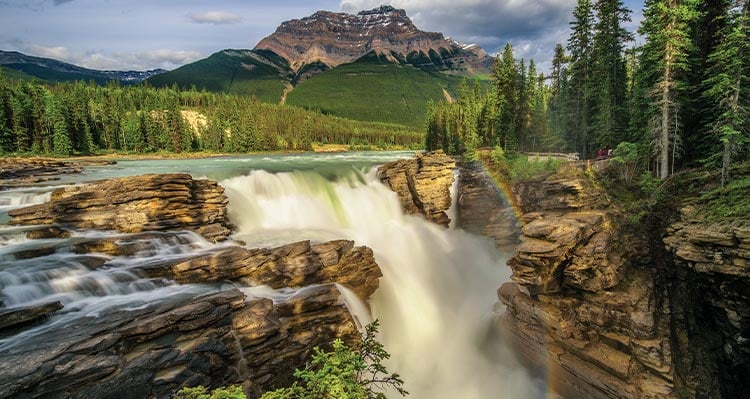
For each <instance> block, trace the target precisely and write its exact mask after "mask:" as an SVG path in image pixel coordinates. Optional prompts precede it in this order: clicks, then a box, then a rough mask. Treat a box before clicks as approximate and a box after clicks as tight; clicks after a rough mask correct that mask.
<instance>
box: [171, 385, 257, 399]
mask: <svg viewBox="0 0 750 399" xmlns="http://www.w3.org/2000/svg"><path fill="white" fill-rule="evenodd" d="M172 398H173V399H246V396H245V394H244V393H243V392H242V387H240V386H230V387H228V388H217V389H214V390H213V391H211V392H209V391H208V390H207V389H206V388H205V387H203V386H197V387H195V388H187V387H186V388H182V389H180V390H179V391H178V392H177V394H175V396H173V397H172Z"/></svg>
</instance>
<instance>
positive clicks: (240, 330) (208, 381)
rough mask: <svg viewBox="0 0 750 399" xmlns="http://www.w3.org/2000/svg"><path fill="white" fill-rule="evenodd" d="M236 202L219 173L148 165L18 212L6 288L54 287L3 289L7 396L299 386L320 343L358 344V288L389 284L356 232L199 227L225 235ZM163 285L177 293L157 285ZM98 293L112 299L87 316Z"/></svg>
mask: <svg viewBox="0 0 750 399" xmlns="http://www.w3.org/2000/svg"><path fill="white" fill-rule="evenodd" d="M226 203H227V200H226V197H225V196H224V195H223V189H222V188H221V187H219V186H218V185H217V184H216V183H215V182H212V181H207V180H193V179H192V178H191V177H190V176H189V175H185V174H171V175H144V176H134V177H129V178H122V179H112V180H105V181H100V182H95V183H92V184H89V185H83V186H73V187H66V188H63V189H59V190H56V191H55V192H54V194H53V195H52V199H51V200H50V201H49V202H48V203H45V204H42V205H37V206H32V207H28V208H22V209H18V210H15V211H13V214H12V220H11V223H13V224H19V225H21V226H20V227H14V228H13V229H12V231H10V232H4V234H11V235H13V237H16V236H19V235H23V236H25V238H26V239H28V240H29V241H26V242H25V244H24V245H19V246H10V247H7V248H4V249H5V250H4V251H3V253H2V254H1V255H2V259H3V260H4V261H6V262H9V263H10V264H9V265H7V267H6V268H4V269H3V271H4V272H10V273H9V278H3V279H2V281H0V283H2V284H3V285H4V288H9V290H4V291H3V293H4V294H8V293H10V294H11V295H13V292H14V290H15V292H22V291H24V290H27V289H29V288H34V289H35V292H40V293H43V292H46V291H49V293H51V294H54V295H47V296H41V297H40V298H52V299H51V300H50V301H47V302H41V300H40V299H35V300H32V301H31V302H29V303H28V304H25V302H23V296H17V295H13V297H12V298H11V299H13V300H15V301H16V303H13V302H12V301H11V304H8V303H6V302H7V299H8V298H5V297H0V398H11V397H55V398H102V397H117V398H144V397H170V396H171V395H172V394H173V393H174V392H175V391H176V390H178V389H179V388H181V387H183V386H196V385H204V386H207V387H219V386H226V385H230V384H241V385H242V386H243V388H244V391H245V392H246V393H248V394H249V395H250V397H256V396H259V395H260V394H261V393H262V392H264V391H267V390H270V389H275V388H278V387H281V386H286V385H288V384H290V383H291V381H290V379H291V378H292V373H293V371H294V369H295V368H301V367H303V366H304V364H305V362H306V361H307V360H308V359H309V356H310V355H311V353H312V350H313V348H314V347H326V346H327V345H329V344H330V343H331V342H332V341H333V339H334V338H342V339H344V340H345V341H346V342H348V343H350V344H355V343H356V342H358V341H359V328H361V327H362V326H361V323H360V321H359V320H358V319H356V317H355V316H353V315H352V314H351V313H350V308H349V306H350V304H351V300H352V299H351V296H350V295H349V294H348V292H349V290H350V291H352V292H353V293H354V294H355V295H356V296H357V297H359V298H361V299H362V300H367V299H368V298H369V297H370V295H372V294H373V293H374V292H375V290H376V289H377V288H378V279H379V277H380V276H381V275H382V274H381V271H380V268H379V267H378V265H377V264H376V263H375V260H374V257H373V253H372V250H370V249H369V248H367V247H362V246H355V245H354V243H353V242H352V241H346V240H337V241H330V242H324V243H317V244H312V243H310V242H309V241H302V242H297V243H292V244H288V245H284V246H280V247H277V248H246V247H244V246H240V245H239V244H238V243H233V242H223V243H220V244H216V245H212V244H209V243H207V242H206V241H205V240H203V239H200V238H198V237H197V236H196V234H195V233H193V232H190V231H189V230H192V231H194V232H196V233H199V234H203V235H204V236H205V237H206V238H208V239H210V240H223V239H225V238H226V237H227V235H228V233H229V229H228V228H229V224H228V222H227V220H226V218H225V215H226ZM27 225H28V226H27ZM80 229H102V230H108V231H107V232H96V233H91V232H88V233H85V234H84V233H83V232H81V231H80ZM112 230H114V231H115V232H112ZM116 231H120V232H123V233H117V232H116ZM217 232H218V233H217ZM6 238H7V237H2V239H3V240H4V241H3V242H5V241H7V240H6ZM176 244H177V245H176ZM165 247H166V248H169V251H168V253H167V252H163V251H164V248H165ZM60 254H65V255H64V256H63V257H61V256H60ZM149 254H150V255H149ZM134 259H137V260H143V261H142V262H140V263H137V262H135V261H134ZM60 262H62V263H63V264H62V265H60V264H59V263H60ZM35 265H49V266H47V267H42V268H41V269H39V268H37V267H35ZM123 265H127V267H124V266H123ZM4 266H6V265H4ZM24 268H27V269H24ZM48 268H51V269H50V270H49V271H48V270H46V269H48ZM24 270H26V271H24ZM16 272H18V273H20V276H21V277H20V278H16V276H17V274H14V273H16ZM48 272H52V274H51V275H50V274H49V273H48ZM99 272H102V273H101V274H100V273H99ZM55 273H57V275H55ZM65 273H68V274H65ZM108 273H109V274H108ZM29 276H32V277H33V279H34V281H26V280H27V279H28V278H31V277H29ZM66 276H67V278H63V279H62V280H60V279H59V278H58V277H66ZM107 276H112V278H113V279H114V280H116V281H109V280H108V277H107ZM4 277H6V276H4ZM47 278H51V279H52V280H51V281H48V280H46V279H47ZM58 280H60V281H58ZM116 282H120V283H123V284H125V285H130V286H133V287H134V289H135V291H136V292H135V293H132V292H130V291H128V293H126V294H123V293H122V292H120V291H118V290H117V288H115V286H113V284H114V283H116ZM32 283H33V284H32ZM7 284H10V286H9V287H7V286H6V285H7ZM178 284H179V285H178ZM31 286H33V287H31ZM138 286H144V287H152V288H144V290H143V291H139V288H137V287H138ZM153 287H155V288H153ZM166 287H172V288H175V287H179V291H178V293H176V294H175V293H174V291H169V290H168V291H163V292H169V293H170V294H168V295H166V296H165V297H163V298H157V297H154V296H153V294H151V293H150V291H149V290H152V289H160V288H166ZM271 288H277V289H281V290H280V291H274V292H272V293H270V294H269V293H267V291H268V290H269V289H271ZM257 289H259V290H260V291H257ZM110 291H112V292H110ZM160 292H162V291H160ZM70 293H72V295H73V296H72V298H73V302H72V303H71V296H70V295H68V294H70ZM141 293H143V295H144V296H146V297H148V298H151V299H148V300H143V301H141V300H139V298H138V296H139V295H140V294H141ZM111 295H113V296H114V299H113V297H112V296H111ZM266 297H268V298H266ZM19 298H20V300H21V304H20V305H19V304H18V300H19ZM55 298H63V299H60V300H55ZM269 298H273V299H269ZM80 299H83V301H82V302H81V301H79V300H80ZM89 300H93V302H94V303H97V302H101V304H99V305H97V308H96V309H97V310H96V311H85V312H83V313H81V307H84V308H85V306H87V305H86V303H88V301H89Z"/></svg>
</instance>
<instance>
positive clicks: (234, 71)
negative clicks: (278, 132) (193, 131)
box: [148, 50, 289, 104]
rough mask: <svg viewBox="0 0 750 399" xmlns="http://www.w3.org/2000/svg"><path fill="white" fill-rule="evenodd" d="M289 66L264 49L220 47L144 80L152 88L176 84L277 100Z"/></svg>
mask: <svg viewBox="0 0 750 399" xmlns="http://www.w3.org/2000/svg"><path fill="white" fill-rule="evenodd" d="M254 55H260V56H263V57H264V58H267V59H268V60H269V61H270V62H271V63H272V65H268V64H267V63H264V62H261V61H259V60H258V59H257V58H256V57H254ZM288 68H289V66H288V65H287V64H286V62H285V61H283V60H282V59H280V58H279V57H277V56H275V55H272V53H267V52H255V51H250V50H224V51H220V52H218V53H214V54H212V55H211V56H209V57H208V58H205V59H202V60H199V61H196V62H193V63H191V64H187V65H184V66H182V67H180V68H177V69H175V70H173V71H170V72H167V73H163V74H159V75H156V76H152V77H151V78H149V79H148V83H149V84H150V85H152V86H155V87H162V86H171V85H172V84H177V85H178V86H179V87H181V88H186V89H189V88H190V87H191V86H195V87H196V88H197V89H198V90H200V89H206V90H207V91H211V92H219V93H228V94H238V95H245V96H255V97H257V98H258V99H259V100H260V101H263V102H267V103H274V104H276V103H278V102H279V101H280V100H281V94H282V92H283V91H284V87H285V86H286V85H287V84H288V80H287V78H286V75H287V73H288V72H289V69H288Z"/></svg>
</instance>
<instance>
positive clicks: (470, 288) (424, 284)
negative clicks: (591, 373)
mask: <svg viewBox="0 0 750 399" xmlns="http://www.w3.org/2000/svg"><path fill="white" fill-rule="evenodd" d="M412 154H413V153H410V152H378V153H346V154H324V155H315V154H300V155H268V156H266V155H257V156H245V157H224V158H207V159H191V160H138V161H120V162H118V164H117V165H109V166H106V167H89V168H86V169H85V170H84V173H82V174H80V175H68V176H64V177H63V179H62V180H60V181H58V182H55V184H56V185H61V184H75V183H81V182H85V181H90V180H96V179H104V178H110V177H118V176H127V175H135V174H142V173H167V172H188V173H190V174H192V175H193V176H194V177H207V178H211V179H215V180H217V181H219V182H220V184H221V185H222V186H223V187H225V188H226V193H227V196H228V198H229V215H230V219H231V221H232V222H233V223H234V224H235V225H236V226H237V231H236V233H235V235H234V237H233V238H235V239H237V240H242V241H244V242H246V243H247V245H248V246H249V247H257V246H276V245H281V244H286V243H290V242H295V241H300V240H305V239H310V240H312V241H314V242H319V241H326V240H330V239H341V238H345V239H351V240H354V241H355V242H356V244H357V245H367V246H369V247H370V248H372V249H373V251H374V254H375V258H376V260H377V262H378V264H379V265H380V267H381V269H382V271H383V275H384V276H383V278H381V282H380V288H379V289H378V291H377V292H376V294H375V295H374V296H373V298H372V300H371V303H370V307H371V309H372V314H371V315H370V314H366V311H365V310H360V311H359V312H358V313H360V314H358V315H357V317H359V318H360V319H362V320H363V321H365V322H366V321H367V320H369V319H372V318H377V319H379V320H380V324H381V328H380V336H379V339H380V340H381V342H382V343H383V344H384V345H385V348H386V350H388V351H389V352H390V353H391V355H392V357H391V359H390V360H389V362H388V367H389V369H390V370H391V371H395V372H398V373H400V374H401V376H402V377H403V379H404V380H405V382H406V383H405V388H406V389H407V390H408V391H410V392H411V396H410V397H413V398H417V399H420V398H438V399H441V398H463V399H473V398H477V399H480V398H542V397H546V392H545V389H544V387H543V386H542V384H541V383H540V382H538V381H534V380H532V379H531V378H530V377H529V376H528V374H527V373H526V371H525V370H524V369H523V368H522V367H521V366H519V365H518V364H517V362H516V361H515V360H514V357H513V355H512V354H511V352H510V351H509V350H508V348H507V347H506V346H505V345H504V344H503V342H502V337H501V336H499V335H498V334H497V332H495V331H494V330H493V329H491V325H492V321H493V318H494V317H495V316H496V313H494V312H493V307H496V306H499V305H498V304H497V298H496V289H497V287H499V286H500V284H501V283H502V282H504V281H508V280H509V276H510V270H509V268H508V267H507V266H506V265H505V261H506V260H507V259H508V257H509V256H510V255H511V254H508V253H501V252H498V251H497V250H496V249H495V248H494V245H492V242H491V241H490V240H489V239H485V238H482V237H478V236H474V235H471V234H468V233H465V232H463V231H461V230H458V229H453V228H451V229H445V228H442V227H439V226H437V225H434V224H431V223H428V222H426V221H425V220H424V219H422V218H421V217H417V216H409V215H404V214H403V212H402V211H401V208H400V205H399V202H398V199H397V197H396V195H395V194H394V193H393V192H391V191H390V190H389V189H388V188H387V187H386V186H385V185H383V184H381V183H380V182H379V181H378V180H377V178H376V175H375V168H374V166H375V165H378V164H382V163H385V162H390V161H393V160H397V159H402V158H406V157H410V156H412ZM52 188H53V187H43V186H42V187H33V188H26V189H19V190H11V191H5V192H0V222H2V220H3V218H4V216H3V215H2V213H3V212H7V210H9V209H12V208H15V207H19V206H26V205H29V204H33V203H41V202H43V201H45V200H46V199H47V198H49V192H50V191H51V190H52ZM5 220H7V217H6V218H5ZM107 234H114V233H107V232H98V231H97V232H94V231H80V232H76V233H75V234H74V235H73V236H72V237H70V238H65V239H53V240H52V239H47V240H33V241H30V240H27V239H26V238H25V236H24V229H22V228H18V227H10V226H0V300H2V301H3V302H4V306H6V307H13V306H24V305H29V304H35V303H44V302H49V301H51V300H56V301H61V302H62V303H63V304H64V305H65V307H64V308H63V309H62V310H61V311H59V312H58V313H57V314H55V315H54V316H53V317H52V318H51V319H50V320H49V321H48V322H47V323H45V324H44V325H42V326H39V327H37V328H35V329H32V330H29V331H26V332H24V333H22V334H17V335H15V336H11V337H6V338H2V339H0V354H2V351H4V350H12V349H13V348H14V347H17V346H20V345H31V344H33V342H34V336H35V334H36V333H38V332H39V331H48V330H49V329H63V328H64V327H65V325H66V324H67V323H69V322H70V321H71V320H74V319H76V318H78V317H84V316H92V315H94V316H95V315H99V314H102V313H104V312H107V311H108V310H112V309H114V308H117V309H128V308H137V307H140V306H144V305H145V304H148V303H153V302H154V301H167V300H169V299H170V298H178V297H182V296H184V295H195V294H196V293H201V292H209V291H215V290H221V289H226V288H227V287H226V286H225V285H222V284H214V285H202V284H192V285H179V284H176V283H174V282H172V281H165V280H163V279H144V278H141V277H139V276H138V275H137V274H136V273H132V272H131V271H129V269H130V268H132V267H133V266H134V265H137V264H138V265H143V264H144V263H147V262H158V261H160V260H162V259H164V258H165V257H173V258H179V257H184V256H188V255H190V254H194V253H196V252H200V251H206V250H210V249H211V248H213V247H214V246H215V245H226V244H211V243H209V242H207V241H206V240H204V239H202V238H201V237H200V236H198V235H196V234H193V233H189V232H185V233H183V234H181V235H179V236H178V237H176V238H175V237H170V238H169V239H167V238H165V239H164V240H161V241H159V239H158V238H157V239H156V241H158V242H156V243H150V244H151V245H148V246H146V247H145V248H144V249H143V250H141V251H139V252H138V253H137V254H136V255H134V256H129V257H111V256H106V255H101V256H100V257H101V262H103V263H104V266H103V267H97V268H91V267H90V263H91V257H81V256H80V255H76V254H75V253H72V252H71V251H65V250H64V248H65V246H66V245H68V244H71V243H74V242H75V241H76V240H82V239H85V238H86V237H90V236H92V235H107ZM71 245H72V244H71ZM43 247H54V248H58V250H56V251H53V252H52V253H50V254H49V255H47V256H44V257H41V258H34V259H31V260H30V259H24V257H23V256H19V255H18V254H19V253H23V251H33V250H39V249H40V248H43ZM60 248H63V249H60ZM248 292H249V293H251V294H253V295H259V296H264V295H269V296H273V295H279V293H274V292H272V291H269V290H263V289H255V290H248ZM390 396H391V397H395V395H390Z"/></svg>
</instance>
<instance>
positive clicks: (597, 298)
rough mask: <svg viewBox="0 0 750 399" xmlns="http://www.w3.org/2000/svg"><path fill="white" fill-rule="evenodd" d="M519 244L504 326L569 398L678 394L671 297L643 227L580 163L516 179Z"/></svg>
mask: <svg viewBox="0 0 750 399" xmlns="http://www.w3.org/2000/svg"><path fill="white" fill-rule="evenodd" d="M517 194H518V196H519V203H520V204H521V206H522V208H523V209H524V211H525V212H526V213H525V215H524V223H525V224H524V226H523V228H522V233H523V234H522V237H521V239H522V243H521V245H520V246H519V247H518V253H517V254H516V256H514V257H513V258H512V259H511V260H510V261H509V262H508V264H509V265H510V266H511V268H512V269H513V277H512V278H513V283H505V284H503V285H502V287H500V289H499V290H498V296H499V298H500V300H501V301H502V302H503V303H504V304H505V305H506V306H507V312H506V313H505V314H504V315H503V317H502V326H503V328H504V329H506V330H507V331H509V332H510V333H511V336H512V337H513V338H514V340H515V342H516V344H517V347H518V348H519V351H520V353H521V354H522V355H523V357H524V358H525V360H526V361H528V362H529V363H531V364H532V365H535V366H537V367H544V368H547V369H548V373H549V374H550V375H554V376H556V378H554V379H552V381H550V382H551V384H552V385H553V388H554V389H557V390H558V391H560V392H562V393H563V394H567V395H569V396H570V397H602V398H603V397H612V398H664V397H672V396H674V395H675V390H674V379H673V366H672V347H671V341H670V334H671V331H670V323H669V318H668V314H669V301H668V298H667V294H666V290H665V288H664V287H663V285H661V284H659V282H660V281H661V280H660V278H659V276H658V275H657V269H656V268H655V267H653V265H652V263H651V259H650V257H649V254H648V240H647V235H646V234H640V235H639V234H632V232H628V231H626V229H625V227H624V226H625V224H624V223H623V222H622V215H620V214H619V212H618V211H617V210H616V209H613V208H612V207H611V203H610V202H609V200H608V198H607V196H606V193H605V192H604V191H603V190H602V189H601V188H599V187H597V186H595V185H594V184H593V183H592V182H591V180H590V179H589V178H588V177H587V176H585V174H584V173H583V171H577V170H574V169H568V170H565V171H563V172H562V173H558V174H555V175H552V176H550V177H549V178H547V179H545V180H543V181H536V182H531V183H528V184H526V185H523V186H519V187H517Z"/></svg>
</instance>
